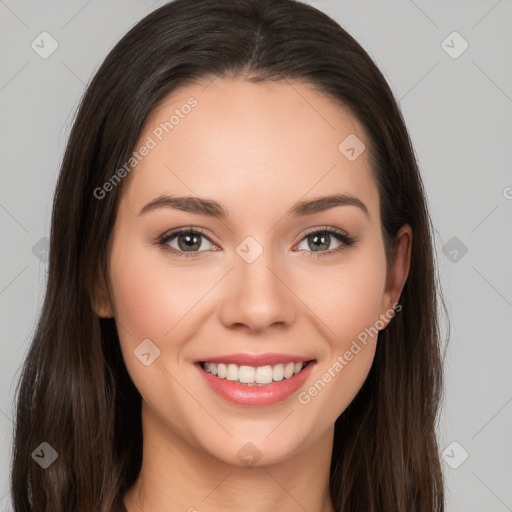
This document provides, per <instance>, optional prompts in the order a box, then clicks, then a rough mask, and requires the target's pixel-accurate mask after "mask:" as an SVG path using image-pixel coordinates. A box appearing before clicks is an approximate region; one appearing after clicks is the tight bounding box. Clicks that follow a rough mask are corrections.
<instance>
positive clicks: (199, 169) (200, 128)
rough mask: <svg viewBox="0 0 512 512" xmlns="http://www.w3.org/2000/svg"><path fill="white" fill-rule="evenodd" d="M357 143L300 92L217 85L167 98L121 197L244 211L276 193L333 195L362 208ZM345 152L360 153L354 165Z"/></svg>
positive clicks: (330, 110) (336, 116)
mask: <svg viewBox="0 0 512 512" xmlns="http://www.w3.org/2000/svg"><path fill="white" fill-rule="evenodd" d="M363 144H364V146H366V147H368V146H369V143H368V140H367V138H366V135H365V133H364V130H363V128H362V127H361V125H360V123H359V122H358V121H357V119H356V118H354V117H353V116H352V115H350V113H349V112H348V111H347V110H346V109H344V108H343V107H342V106H341V105H340V104H338V103H336V102H334V101H333V100H332V99H330V98H328V97H327V96H325V95H323V94H321V93H319V92H317V91H316V90H315V89H313V88H312V87H311V86H309V85H307V84H303V83H298V82H293V81H288V80H283V81H274V82H270V81H267V82H259V83H251V82H247V81H245V80H243V79H241V78H237V79H218V78H217V79H215V80H213V81H212V82H206V84H201V85H199V84H194V85H190V86H187V87H184V88H182V89H179V90H177V91H175V92H173V93H172V94H171V95H169V96H168V97H167V98H165V99H164V100H163V101H162V102H161V103H160V104H159V105H158V106H157V108H155V109H154V110H153V112H152V113H151V114H150V115H149V116H148V119H147V120H146V123H145V125H144V127H143V129H142V131H141V135H140V137H139V141H138V143H137V144H136V147H135V150H137V149H138V148H141V147H142V146H144V145H146V146H148V147H151V149H150V150H149V151H147V152H145V153H146V154H145V156H144V157H142V158H141V159H140V161H139V162H138V163H137V164H136V167H135V168H134V170H133V171H132V174H131V176H130V180H129V183H127V184H126V185H127V187H126V190H125V191H123V195H124V196H125V202H127V203H129V204H130V205H131V207H132V208H137V207H139V206H140V207H142V206H143V204H142V203H144V202H147V201H149V200H151V199H153V198H154V197H155V196H156V195H159V194H163V193H179V194H183V193H186V194H187V195H190V194H191V193H192V194H196V195H201V196H207V197H211V198H217V199H221V200H222V202H226V201H229V202H230V204H231V206H232V207H233V208H236V207H240V208H243V209H245V210H248V209H249V210H250V203H251V202H252V201H254V202H258V207H259V208H260V209H261V207H262V205H269V206H270V205H271V204H273V203H272V202H273V201H274V200H275V198H276V195H277V194H279V197H280V200H281V201H282V202H283V203H288V202H289V203H293V202H295V201H297V200H298V199H300V198H301V197H304V196H306V197H307V196H308V195H319V194H324V193H332V192H342V193H349V194H352V195H356V196H358V197H360V198H361V199H363V200H364V201H365V202H369V203H370V205H369V208H371V203H372V202H375V201H377V202H378V196H377V190H376V187H375V183H374V179H373V175H372V172H371V168H370V164H369V155H368V152H367V151H366V150H362V148H363ZM347 146H351V147H354V148H355V151H356V155H357V154H358V153H359V152H360V154H359V156H357V158H356V159H353V158H348V157H347V153H346V150H347V149H351V148H350V147H348V148H347ZM353 154H354V152H353V151H352V152H349V153H348V156H352V157H353ZM262 201H263V203H262ZM228 207H229V205H228ZM139 209H140V208H139Z"/></svg>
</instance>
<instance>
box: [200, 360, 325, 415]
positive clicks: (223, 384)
mask: <svg viewBox="0 0 512 512" xmlns="http://www.w3.org/2000/svg"><path fill="white" fill-rule="evenodd" d="M294 360H295V362H303V361H309V363H308V364H307V365H306V366H305V367H304V368H303V369H302V370H301V371H300V372H299V373H297V374H296V375H294V376H293V377H290V378H289V379H283V380H280V381H278V382H272V383H270V384H265V385H261V386H249V385H248V384H237V383H235V382H233V381H230V380H227V379H220V378H218V377H215V376H214V375H212V374H211V373H208V372H207V371H205V370H203V368H202V367H201V363H200V362H198V363H196V364H195V365H194V366H195V367H196V368H197V369H198V371H199V373H200V375H201V376H202V378H203V379H204V380H205V381H206V383H207V384H208V385H209V386H210V388H211V389H212V390H213V391H215V392H216V393H217V394H218V395H219V396H221V397H222V398H224V399H225V400H227V401H228V402H230V403H232V404H235V405H241V406H245V407H265V406H269V405H274V404H277V403H279V402H281V401H282V400H285V399H286V398H288V397H289V396H291V395H292V394H293V393H295V391H297V390H298V389H299V388H300V387H301V386H302V385H303V384H304V383H305V382H306V380H307V379H308V377H309V376H310V375H311V372H312V370H313V368H314V366H315V365H316V360H311V359H309V360H308V359H297V358H293V357H292V358H291V359H288V360H287V361H288V362H292V361H294ZM215 361H221V362H228V361H227V360H226V359H225V358H219V359H216V360H214V359H212V360H206V361H205V362H215ZM246 361H247V359H246ZM266 361H268V359H266ZM281 361H282V359H280V361H279V362H281ZM233 362H234V361H233ZM279 362H277V363H273V364H279ZM234 364H238V363H235V362H234ZM249 366H250V365H249ZM257 366H263V365H260V364H259V363H258V364H257Z"/></svg>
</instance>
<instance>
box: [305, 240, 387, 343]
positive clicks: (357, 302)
mask: <svg viewBox="0 0 512 512" xmlns="http://www.w3.org/2000/svg"><path fill="white" fill-rule="evenodd" d="M385 280H386V264H385V258H384V252H383V249H382V248H381V247H380V248H379V246H376V247H375V248H372V249H371V250H365V251H357V252H356V251H354V252H352V253H350V255H349V254H347V257H346V258H345V259H344V260H343V262H342V263H340V264H339V265H336V266H328V265H316V266H315V267H314V268H313V267H312V268H311V271H309V272H308V274H307V275H306V276H305V277H304V276H303V277H301V281H302V282H301V283H298V284H300V290H301V291H300V296H301V297H307V298H308V299H307V300H305V302H306V303H307V304H308V305H310V307H311V310H312V311H314V312H315V313H316V314H317V316H318V318H319V319H320V320H321V322H322V323H323V324H324V328H323V329H322V330H323V332H324V333H325V336H326V337H327V338H328V339H329V342H330V345H331V349H332V350H335V351H340V350H343V351H344V350H345V347H346V346H347V344H348V345H350V342H351V341H352V340H354V339H356V338H357V336H358V335H359V334H360V333H361V332H362V331H364V330H365V329H367V328H369V327H371V326H373V325H375V322H376V321H377V320H378V319H379V314H380V312H381V308H382V299H383V292H384V287H385Z"/></svg>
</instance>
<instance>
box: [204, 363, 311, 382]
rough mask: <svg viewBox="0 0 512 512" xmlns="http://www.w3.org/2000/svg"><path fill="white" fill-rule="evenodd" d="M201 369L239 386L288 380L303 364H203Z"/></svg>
mask: <svg viewBox="0 0 512 512" xmlns="http://www.w3.org/2000/svg"><path fill="white" fill-rule="evenodd" d="M202 366H203V369H204V370H206V371H207V372H209V373H211V374H212V375H216V376H217V377H219V378H220V379H227V380H230V381H236V382H238V383H241V384H249V385H252V384H260V385H262V384H270V383H271V382H273V381H274V382H278V381H280V380H283V379H289V378H290V377H293V375H296V374H297V373H299V372H300V371H301V370H302V368H303V367H304V363H287V364H286V365H284V364H276V365H275V366H269V365H267V366H258V367H254V366H246V365H242V366H238V365H236V364H233V363H230V364H223V363H203V365H202Z"/></svg>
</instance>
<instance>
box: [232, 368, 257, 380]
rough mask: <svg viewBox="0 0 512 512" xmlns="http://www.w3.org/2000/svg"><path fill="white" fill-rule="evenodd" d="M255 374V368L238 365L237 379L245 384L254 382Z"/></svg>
mask: <svg viewBox="0 0 512 512" xmlns="http://www.w3.org/2000/svg"><path fill="white" fill-rule="evenodd" d="M233 366H234V365H233ZM255 374H256V369H255V368H253V367H252V366H240V369H239V370H238V380H239V381H240V382H243V383H245V384H247V383H248V382H254V375H255Z"/></svg>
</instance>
